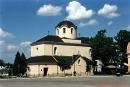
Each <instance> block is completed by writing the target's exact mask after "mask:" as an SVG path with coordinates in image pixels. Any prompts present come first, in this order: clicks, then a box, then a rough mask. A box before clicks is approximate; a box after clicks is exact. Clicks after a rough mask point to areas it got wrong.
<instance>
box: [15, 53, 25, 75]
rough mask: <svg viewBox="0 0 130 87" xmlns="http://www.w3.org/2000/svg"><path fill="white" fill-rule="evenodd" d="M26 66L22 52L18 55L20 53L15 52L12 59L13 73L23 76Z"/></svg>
mask: <svg viewBox="0 0 130 87" xmlns="http://www.w3.org/2000/svg"><path fill="white" fill-rule="evenodd" d="M26 67H27V61H26V58H25V55H24V54H23V53H22V55H20V53H19V52H17V54H16V57H15V60H14V67H13V74H14V75H16V76H23V75H24V74H25V72H26Z"/></svg>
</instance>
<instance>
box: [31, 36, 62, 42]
mask: <svg viewBox="0 0 130 87" xmlns="http://www.w3.org/2000/svg"><path fill="white" fill-rule="evenodd" d="M41 42H63V40H62V39H61V38H60V37H59V36H54V35H47V36H45V37H43V38H41V39H39V40H37V41H35V42H33V43H32V44H35V43H41Z"/></svg>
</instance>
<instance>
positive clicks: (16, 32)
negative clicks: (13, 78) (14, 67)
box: [0, 0, 130, 62]
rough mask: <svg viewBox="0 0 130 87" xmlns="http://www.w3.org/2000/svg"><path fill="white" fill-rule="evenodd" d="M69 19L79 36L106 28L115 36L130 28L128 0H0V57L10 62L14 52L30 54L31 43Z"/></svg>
mask: <svg viewBox="0 0 130 87" xmlns="http://www.w3.org/2000/svg"><path fill="white" fill-rule="evenodd" d="M63 20H70V21H72V22H73V23H74V24H75V25H77V26H78V33H80V35H81V36H85V37H92V36H94V35H95V34H96V32H97V31H98V30H101V29H107V31H108V33H107V34H108V36H115V35H116V33H117V32H118V31H119V30H121V29H126V30H128V31H129V30H130V0H0V58H2V59H4V60H5V61H6V62H13V61H14V57H15V54H16V52H17V51H18V50H19V51H20V52H24V53H25V55H26V57H27V58H28V57H30V45H29V44H30V43H31V42H33V41H36V40H37V39H40V38H42V37H43V36H46V35H47V34H48V31H50V34H53V35H54V34H55V26H56V25H57V24H58V23H59V22H61V21H63Z"/></svg>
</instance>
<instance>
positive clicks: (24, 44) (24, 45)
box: [20, 41, 32, 48]
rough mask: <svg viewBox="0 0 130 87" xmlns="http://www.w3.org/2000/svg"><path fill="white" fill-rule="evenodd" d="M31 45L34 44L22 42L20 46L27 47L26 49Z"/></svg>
mask: <svg viewBox="0 0 130 87" xmlns="http://www.w3.org/2000/svg"><path fill="white" fill-rule="evenodd" d="M31 43H32V42H30V41H25V42H21V43H20V46H21V47H25V48H26V47H30V44H31Z"/></svg>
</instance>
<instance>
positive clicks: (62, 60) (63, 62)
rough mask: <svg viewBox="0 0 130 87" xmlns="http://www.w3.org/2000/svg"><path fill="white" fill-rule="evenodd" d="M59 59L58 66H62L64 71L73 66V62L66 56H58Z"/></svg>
mask: <svg viewBox="0 0 130 87" xmlns="http://www.w3.org/2000/svg"><path fill="white" fill-rule="evenodd" d="M57 61H58V66H60V69H61V71H62V72H63V71H65V70H67V69H70V68H71V62H69V61H68V60H67V59H65V58H64V57H62V56H61V57H59V58H57ZM64 74H65V72H64Z"/></svg>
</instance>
